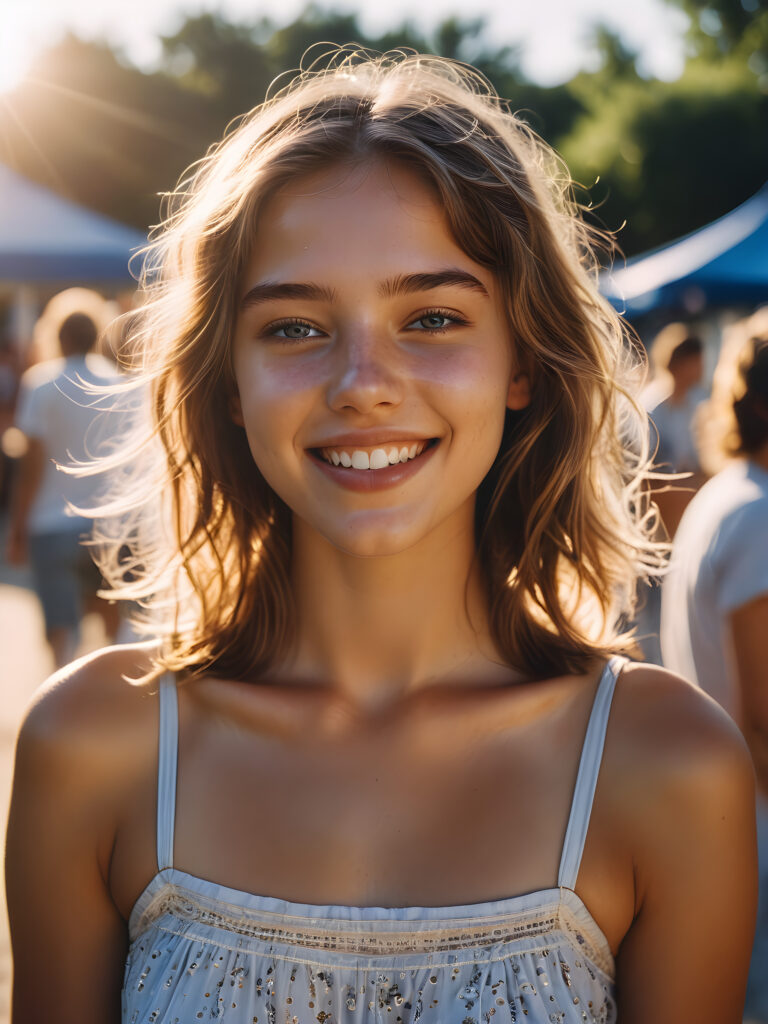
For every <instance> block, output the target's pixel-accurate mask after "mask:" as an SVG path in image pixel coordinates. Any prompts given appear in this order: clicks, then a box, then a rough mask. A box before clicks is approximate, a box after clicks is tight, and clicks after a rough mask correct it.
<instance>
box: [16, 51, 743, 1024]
mask: <svg viewBox="0 0 768 1024" xmlns="http://www.w3.org/2000/svg"><path fill="white" fill-rule="evenodd" d="M556 172H557V168H556V166H555V165H554V162H553V160H552V158H551V154H549V153H548V152H547V151H546V150H545V149H544V147H543V146H542V145H541V144H540V143H539V142H538V141H537V140H536V139H535V138H533V137H532V136H531V133H530V132H529V131H528V130H527V129H526V128H525V126H524V125H523V124H522V123H521V122H520V121H518V120H517V119H516V118H515V117H514V116H512V115H510V114H509V113H508V112H507V111H506V110H505V109H504V107H503V106H502V105H501V104H500V103H499V102H498V101H497V100H496V98H495V97H493V96H491V95H488V93H487V91H486V90H485V89H484V87H483V85H482V83H481V82H480V80H479V78H478V77H477V76H475V75H474V74H473V73H471V72H470V71H467V70H466V69H463V68H461V67H459V66H457V65H455V64H451V63H449V62H446V61H441V60H437V59H434V58H425V57H418V56H410V57H406V58H402V57H395V58H383V59H377V60H374V59H370V58H364V57H355V56H353V57H350V58H349V59H346V60H340V61H338V62H337V63H336V66H335V67H332V68H331V70H329V71H327V72H325V73H322V74H316V75H313V76H305V77H304V78H302V79H300V80H299V81H298V82H297V83H296V84H294V85H293V86H291V87H289V88H288V89H287V90H286V91H285V92H284V93H283V94H281V95H278V96H277V97H276V98H275V99H273V100H272V101H270V102H269V103H267V104H266V105H265V106H264V107H262V108H259V109H258V110H256V111H255V112H254V113H253V114H252V115H250V116H249V117H248V118H247V119H245V121H244V122H243V123H242V124H241V125H240V127H238V129H237V130H236V131H235V132H234V133H233V134H232V135H230V136H229V137H228V138H227V139H226V140H225V141H224V142H223V143H222V144H221V145H220V146H219V147H218V148H216V149H215V150H214V151H212V153H211V154H209V156H208V157H206V159H205V160H204V161H203V162H202V163H201V164H200V165H199V166H198V167H197V168H196V169H195V171H194V173H193V174H192V175H191V176H190V178H189V179H188V180H186V181H184V182H183V184H182V185H181V186H180V188H179V190H178V193H177V194H176V197H175V199H176V202H175V203H174V204H173V205H172V208H171V210H170V213H169V216H168V219H167V221H166V224H165V227H164V229H163V230H162V232H161V233H160V235H159V236H158V238H157V240H156V241H155V243H154V249H153V256H154V258H153V259H151V260H150V267H149V271H148V281H147V284H148V290H149V297H148V302H147V305H146V308H145V310H144V313H143V318H142V320H141V321H140V322H139V323H137V324H134V325H133V327H134V334H135V338H136V345H137V350H138V353H139V358H140V360H141V362H140V370H141V372H140V373H139V374H138V376H137V378H136V387H140V388H144V389H147V388H148V389H149V391H150V392H151V395H152V417H153V424H152V430H153V433H154V436H155V438H156V439H157V441H158V444H159V449H157V450H159V451H160V453H161V455H162V459H161V461H160V462H155V463H152V462H151V459H150V457H152V456H153V451H154V452H155V454H156V453H157V451H156V450H154V449H152V447H151V446H146V445H145V446H144V448H143V449H142V450H143V452H144V456H145V458H144V459H143V460H139V461H138V462H137V461H136V445H134V446H133V448H132V449H130V450H127V454H126V455H125V461H124V464H123V470H122V476H124V477H125V481H124V482H125V486H126V493H125V495H124V497H123V498H122V501H121V502H118V503H117V504H116V505H114V506H112V507H111V508H110V509H106V510H105V511H107V512H116V513H117V512H121V513H122V515H121V516H120V517H118V519H117V520H116V521H117V523H118V524H119V525H118V528H117V529H113V530H112V531H111V533H110V532H109V531H108V530H107V531H105V532H104V534H103V538H102V540H103V543H104V545H105V548H106V549H107V550H106V554H105V558H104V566H105V570H106V571H107V572H108V573H109V574H110V576H111V578H112V580H113V581H114V583H115V586H116V588H117V590H116V593H117V594H119V595H121V596H123V597H126V598H132V599H142V600H143V602H144V604H145V605H146V606H147V607H148V608H149V610H150V611H151V612H153V615H154V618H153V626H152V628H153V629H154V630H155V632H156V633H159V634H160V641H159V642H158V643H155V644H154V645H152V644H147V645H144V646H142V645H137V646H128V647H122V648H113V649H110V650H106V651H102V652H100V653H98V654H96V655H94V656H92V657H89V658H87V659H84V660H82V661H80V662H78V663H76V664H75V665H73V666H71V667H70V668H69V669H68V670H64V671H63V672H61V673H59V674H58V675H57V676H55V677H54V679H53V681H52V682H51V683H50V684H49V685H48V686H47V687H46V688H45V689H44V690H43V691H42V693H41V694H40V696H39V697H38V699H37V700H36V701H35V704H34V706H33V707H32V709H31V711H30V712H29V715H28V717H27V719H26V722H25V724H24V726H23V729H22V733H21V737H20V740H19V747H18V760H17V768H16V778H15V784H14V794H13V801H12V809H11V818H10V827H9V838H8V857H7V872H8V880H9V908H10V917H11V927H12V935H13V950H14V955H15V984H14V996H13V1006H14V1020H15V1021H16V1022H17V1024H21V1022H24V1024H29V1022H46V1024H48V1022H51V1021H53V1020H55V1021H57V1024H66V1022H70V1021H72V1022H75V1021H77V1022H78V1024H91V1022H92V1024H105V1022H107V1021H114V1020H117V1019H118V1016H119V1014H120V1010H119V1006H120V1001H121V998H122V1020H123V1021H124V1022H130V1024H139V1022H141V1024H145V1022H154V1024H174V1022H183V1024H194V1022H196V1021H199V1020H211V1019H216V1020H219V1019H223V1020H226V1021H230V1022H232V1024H286V1022H292V1024H314V1022H320V1024H323V1022H325V1024H336V1022H342V1021H345V1022H353V1021H358V1022H361V1024H362V1022H365V1024H370V1022H374V1021H386V1022H391V1024H415V1022H416V1021H423V1022H424V1024H426V1022H431V1024H433V1022H440V1024H460V1022H461V1024H480V1022H488V1021H491V1019H492V1018H495V1020H494V1024H496V1022H512V1021H514V1022H517V1024H522V1022H523V1021H524V1020H525V1021H526V1022H529V1024H544V1022H564V1024H572V1022H584V1021H587V1022H595V1021H600V1022H613V1021H615V1020H617V1019H618V1020H619V1021H621V1024H640V1022H642V1024H649V1022H651V1021H652V1022H653V1024H682V1022H684V1021H696V1022H697V1024H737V1022H738V1021H740V1020H741V1012H740V1011H741V1005H742V1000H743V991H744V984H745V976H746V969H747V962H748V956H749V948H750V942H751V937H752V927H753V918H754V900H755V850H754V803H753V800H754V797H753V778H752V768H751V763H750V760H749V756H748V754H747V753H746V752H745V747H744V744H743V742H742V740H741V738H740V736H739V734H738V733H737V731H736V730H735V727H734V726H733V725H732V724H731V722H730V720H729V719H728V718H727V717H726V716H725V715H724V713H722V712H721V711H720V710H719V709H718V708H717V707H716V706H715V705H714V703H713V702H711V701H710V700H708V699H707V698H706V697H703V696H702V695H701V694H700V693H699V692H697V691H696V690H694V689H693V688H692V687H691V686H689V685H687V684H686V683H684V682H682V681H681V680H680V679H679V678H678V677H676V676H672V675H670V674H669V673H667V672H664V671H662V670H661V669H656V668H646V667H642V666H632V665H628V664H627V663H626V661H625V659H624V658H622V657H620V656H615V655H614V652H616V651H618V650H622V649H628V643H629V641H628V639H627V637H626V636H622V635H621V631H620V627H619V622H620V620H621V617H622V615H623V614H624V613H626V612H627V611H628V607H627V605H628V601H629V597H628V595H630V594H631V593H632V592H633V587H634V581H635V577H636V574H637V573H638V572H640V571H644V570H645V569H647V568H649V567H652V566H653V565H654V564H655V563H656V562H657V560H658V554H657V552H656V550H655V549H654V547H653V545H652V544H651V542H650V541H649V540H648V539H647V536H648V527H649V526H650V525H652V524H649V523H648V521H647V520H648V516H647V514H646V513H645V512H644V499H643V495H644V493H645V492H644V490H643V479H644V473H645V464H646V463H645V460H644V458H643V457H642V454H641V455H640V456H638V455H637V454H636V453H634V452H635V450H636V448H637V445H636V443H635V440H634V439H636V438H642V437H644V436H645V427H644V425H643V423H642V421H641V420H640V416H641V414H640V412H639V410H638V408H637V406H636V405H635V403H634V401H633V399H632V397H631V395H632V392H633V389H634V388H635V387H636V386H637V380H636V379H637V374H636V364H637V358H636V357H635V356H634V355H633V353H632V350H631V347H630V346H629V344H628V343H627V339H626V338H625V336H624V334H623V331H622V325H621V323H620V321H619V320H618V319H617V318H616V317H615V316H614V315H613V314H612V312H611V310H610V308H609V307H608V306H607V305H606V304H605V303H604V302H603V301H602V300H601V299H600V297H599V295H598V294H597V291H596V288H595V278H594V274H593V272H592V271H593V264H592V263H591V260H590V256H589V250H588V248H587V247H586V242H585V231H584V229H583V227H582V226H581V224H580V222H579V220H578V219H577V218H576V216H575V214H574V213H573V212H572V210H571V208H570V207H569V204H568V202H567V200H566V191H565V188H564V186H563V185H562V183H560V184H558V178H557V176H556ZM148 460H150V461H148ZM109 541H112V542H114V543H113V544H112V548H111V551H112V553H111V554H110V549H109V544H108V542H109ZM129 547H130V549H131V554H130V555H129V554H128V553H127V552H128V548H129ZM612 655H613V656H612ZM617 684H618V685H617ZM601 766H602V767H601ZM126 956H127V961H126ZM121 992H122V995H121Z"/></svg>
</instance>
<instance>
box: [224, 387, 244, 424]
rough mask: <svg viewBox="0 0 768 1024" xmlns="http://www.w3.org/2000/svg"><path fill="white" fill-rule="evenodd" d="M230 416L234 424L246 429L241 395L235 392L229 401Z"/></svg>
mask: <svg viewBox="0 0 768 1024" xmlns="http://www.w3.org/2000/svg"><path fill="white" fill-rule="evenodd" d="M228 405H229V415H230V417H231V419H232V422H233V423H236V424H237V425H238V427H244V426H245V421H244V419H243V407H242V406H241V405H240V395H239V394H238V393H237V391H235V392H233V393H232V394H231V395H230V396H229V399H228Z"/></svg>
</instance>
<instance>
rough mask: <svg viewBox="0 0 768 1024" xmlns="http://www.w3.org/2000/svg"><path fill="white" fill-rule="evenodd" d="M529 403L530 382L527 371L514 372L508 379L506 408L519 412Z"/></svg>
mask: <svg viewBox="0 0 768 1024" xmlns="http://www.w3.org/2000/svg"><path fill="white" fill-rule="evenodd" d="M530 404H531V382H530V380H529V379H528V374H527V373H515V374H514V375H513V376H512V377H510V380H509V389H508V390H507V408H508V409H513V410H514V411H515V412H519V411H520V410H521V409H526V408H527V407H528V406H529V405H530Z"/></svg>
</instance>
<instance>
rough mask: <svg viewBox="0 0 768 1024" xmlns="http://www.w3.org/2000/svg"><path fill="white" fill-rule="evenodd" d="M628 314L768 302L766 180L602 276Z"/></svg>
mask: <svg viewBox="0 0 768 1024" xmlns="http://www.w3.org/2000/svg"><path fill="white" fill-rule="evenodd" d="M601 290H602V292H603V294H604V295H605V296H606V298H608V299H609V300H610V301H611V302H612V303H613V305H614V306H615V307H616V308H617V309H618V310H619V311H620V312H623V313H625V314H626V315H627V316H628V317H633V316H641V315H643V314H645V313H650V312H651V311H653V310H657V309H669V308H683V309H688V310H689V311H694V310H698V309H700V308H702V307H703V306H737V305H756V304H757V303H759V302H768V184H767V185H764V186H763V188H762V189H760V191H759V192H757V193H756V194H755V195H754V196H752V198H751V199H748V200H747V201H746V202H745V203H742V204H741V206H737V207H736V209H735V210H732V211H731V212H730V213H727V214H726V215H725V216H724V217H720V218H719V219H718V220H715V221H713V222H712V223H711V224H707V225H706V226H705V227H703V228H699V230H698V231H694V232H692V233H691V234H690V235H686V236H685V237H684V238H679V239H677V240H676V241H674V242H670V243H669V244H668V245H665V246H662V247H660V248H659V249H655V250H654V251H652V252H649V253H644V254H643V255H642V256H636V257H635V258H633V259H631V260H628V261H627V264H626V266H624V267H622V268H621V269H618V270H613V271H612V272H606V273H604V274H603V275H602V279H601Z"/></svg>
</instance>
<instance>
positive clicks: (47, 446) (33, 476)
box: [7, 313, 117, 666]
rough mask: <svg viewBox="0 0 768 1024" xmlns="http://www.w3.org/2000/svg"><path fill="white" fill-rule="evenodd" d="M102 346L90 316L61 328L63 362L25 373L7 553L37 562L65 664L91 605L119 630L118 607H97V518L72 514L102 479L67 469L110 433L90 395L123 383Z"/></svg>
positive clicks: (50, 633) (54, 642) (57, 653)
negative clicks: (20, 452) (92, 543)
mask: <svg viewBox="0 0 768 1024" xmlns="http://www.w3.org/2000/svg"><path fill="white" fill-rule="evenodd" d="M96 338H97V329H96V325H95V324H94V322H93V320H92V319H91V317H90V316H88V315H86V314H85V313H72V314H70V315H69V316H68V317H66V318H65V320H64V321H63V323H62V324H61V327H60V330H59V342H60V345H61V352H62V358H60V359H53V360H50V361H47V362H44V363H39V364H37V365H36V366H33V367H31V368H30V369H29V370H27V372H26V373H25V374H24V375H23V377H22V380H21V388H20V392H19V401H18V406H17V411H16V426H17V427H18V428H19V430H21V432H22V433H23V434H24V435H25V437H26V440H27V450H26V453H25V454H24V456H23V457H22V459H21V464H20V466H19V473H18V479H17V480H16V484H15V488H14V493H13V495H12V499H11V519H10V525H9V534H8V550H7V555H8V560H9V562H11V563H12V564H21V563H24V562H26V561H27V560H28V561H29V563H30V568H31V570H32V578H33V584H34V587H35V591H36V593H37V595H38V597H39V598H40V602H41V605H42V609H43V616H44V619H45V631H46V639H47V640H48V643H49V644H50V646H51V650H52V653H53V657H54V660H55V662H56V664H57V666H58V665H63V664H65V663H66V662H67V661H68V660H70V659H71V658H72V657H73V655H74V651H75V647H76V644H77V639H78V631H79V623H80V619H81V618H82V614H83V611H84V610H85V609H86V607H93V608H94V610H97V611H98V612H99V613H100V614H101V615H102V618H103V619H104V624H105V628H106V632H107V635H108V637H110V638H111V637H113V636H114V633H115V630H116V628H117V615H116V612H115V610H114V606H113V605H108V604H107V603H106V602H104V601H99V600H97V599H96V591H97V589H98V588H99V586H100V584H101V576H100V574H99V572H98V571H97V569H96V567H95V566H94V564H93V561H92V559H91V556H90V553H89V551H88V549H87V547H84V546H83V540H85V539H87V537H88V535H89V534H90V530H91V520H90V519H86V518H84V517H83V516H80V515H77V514H76V513H75V512H74V509H77V508H81V509H84V508H88V507H89V506H91V505H93V504H95V503H96V501H97V498H98V493H99V489H100V488H101V487H103V477H98V476H73V475H71V474H69V473H66V472H62V471H61V470H60V468H59V467H62V466H63V467H66V466H68V465H69V466H71V465H73V464H75V463H78V462H87V461H89V460H91V459H93V458H94V457H95V456H96V455H98V454H100V453H101V454H103V445H104V443H105V441H106V440H107V437H108V434H109V428H110V427H111V424H110V423H109V422H108V416H109V413H107V412H105V411H103V409H102V408H101V407H100V402H99V399H98V396H97V395H94V394H92V393H89V391H88V388H89V387H92V386H93V385H104V384H108V383H112V382H114V381H115V380H116V378H117V373H116V370H115V367H114V365H113V364H112V363H111V362H110V361H109V360H107V359H105V358H104V357H103V356H100V355H98V354H96V353H94V352H92V351H91V349H92V348H93V346H94V344H95V342H96ZM101 404H103V403H101Z"/></svg>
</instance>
